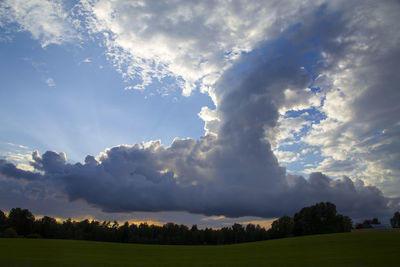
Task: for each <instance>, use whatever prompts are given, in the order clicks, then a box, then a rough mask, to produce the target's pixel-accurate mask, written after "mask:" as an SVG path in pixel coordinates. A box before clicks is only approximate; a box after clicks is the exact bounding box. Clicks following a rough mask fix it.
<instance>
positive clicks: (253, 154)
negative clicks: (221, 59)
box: [3, 9, 397, 218]
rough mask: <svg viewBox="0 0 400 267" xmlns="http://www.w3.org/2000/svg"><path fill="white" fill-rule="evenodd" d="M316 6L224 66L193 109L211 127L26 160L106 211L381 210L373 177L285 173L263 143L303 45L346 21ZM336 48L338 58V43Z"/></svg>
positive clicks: (328, 36) (324, 46) (294, 79)
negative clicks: (166, 138)
mask: <svg viewBox="0 0 400 267" xmlns="http://www.w3.org/2000/svg"><path fill="white" fill-rule="evenodd" d="M318 12H328V14H326V15H324V16H319V15H318V14H319V13H318ZM318 12H316V13H315V14H314V16H313V17H311V18H309V20H308V21H307V22H304V23H305V24H304V25H301V27H300V26H299V27H298V28H296V29H292V30H287V31H284V32H282V34H281V36H279V38H277V39H276V40H271V41H266V42H263V43H262V44H260V45H259V46H258V47H257V48H256V49H253V50H252V51H251V52H249V53H247V54H245V55H243V56H241V57H240V58H238V59H236V61H235V64H234V65H233V66H232V67H230V68H229V69H227V70H225V72H224V73H223V75H222V76H221V77H220V78H219V79H218V80H217V82H216V84H215V88H214V89H213V92H212V95H213V100H214V102H215V104H216V108H215V110H211V109H207V108H203V109H202V111H201V113H200V116H201V117H202V118H204V119H205V121H206V122H212V123H213V125H212V126H211V125H206V127H209V128H207V129H209V130H210V132H212V134H207V135H205V136H203V137H201V138H200V139H198V140H193V139H175V140H174V141H173V143H172V144H171V145H170V146H169V147H165V146H163V145H162V144H161V143H160V141H151V142H147V143H143V144H136V145H134V146H127V145H123V146H122V145H121V146H117V147H113V148H110V149H108V150H106V151H105V152H104V153H102V154H100V155H99V156H98V157H97V158H95V157H93V156H87V157H86V159H85V162H84V163H76V164H70V163H67V160H66V155H65V154H64V153H56V152H51V151H47V152H46V153H44V154H43V155H41V156H40V155H39V153H38V152H35V153H33V155H32V156H33V160H34V162H33V163H32V165H33V166H34V167H35V169H36V170H37V171H39V172H41V176H40V179H43V180H44V181H45V183H48V184H51V185H53V186H54V188H58V189H59V190H60V191H61V192H62V193H64V194H66V195H67V196H68V198H69V199H70V200H71V201H74V200H84V201H86V202H87V203H89V204H91V205H93V206H94V207H98V208H101V209H102V210H103V211H105V212H131V211H185V212H190V213H195V214H204V215H207V216H211V215H214V216H222V215H223V216H226V217H238V216H257V217H264V218H271V217H278V216H281V215H283V214H293V213H294V212H295V211H297V210H299V209H300V208H301V207H304V206H307V205H311V204H314V203H316V202H319V201H331V202H334V203H336V204H337V205H338V209H339V211H340V212H343V213H345V214H347V215H350V216H353V217H355V218H357V217H362V216H388V214H390V213H391V212H392V208H393V206H390V205H397V204H396V202H393V201H394V200H391V199H388V198H386V197H385V196H384V195H383V194H382V192H381V191H380V190H379V189H377V188H376V187H373V186H366V185H364V184H363V182H361V181H358V180H357V181H356V182H353V181H352V180H351V179H349V178H347V177H342V178H341V179H331V178H329V177H328V176H326V175H324V174H322V173H319V172H315V173H311V174H310V177H309V178H308V179H305V178H304V177H302V176H294V175H287V174H286V170H285V168H284V167H281V166H280V164H279V162H278V160H277V158H276V156H275V155H274V152H273V151H272V150H271V143H272V142H273V141H274V140H276V139H277V138H279V136H278V134H279V132H278V131H276V130H277V129H278V127H279V118H280V113H279V110H280V108H281V107H283V106H285V105H286V104H285V103H287V102H286V101H287V99H288V98H287V97H286V93H285V90H286V88H290V90H291V91H293V92H294V93H296V92H303V91H304V88H307V86H308V85H309V84H310V83H311V82H312V77H311V75H310V74H309V73H308V72H307V71H306V70H305V69H304V68H301V66H302V58H304V56H305V53H306V51H305V50H304V46H305V45H307V44H309V42H310V40H313V39H314V38H316V36H320V35H322V37H321V38H322V40H321V44H320V47H319V49H320V50H321V51H322V52H321V55H322V56H323V55H325V54H326V55H328V52H332V51H333V52H335V51H336V49H337V47H336V40H337V39H338V37H340V36H341V34H342V31H344V30H346V27H347V26H346V25H348V23H349V22H348V21H347V19H346V17H341V16H338V15H337V14H335V18H336V20H335V23H334V24H333V23H332V22H331V21H330V20H329V18H330V17H329V16H330V15H331V13H329V12H330V11H326V10H324V9H322V11H321V10H319V11H318ZM324 23H325V24H328V25H329V26H331V27H333V28H332V31H331V32H326V30H325V29H326V27H327V25H325V27H321V26H320V25H324ZM299 40H301V41H299ZM333 52H332V53H333ZM336 56H337V57H338V58H339V59H340V58H341V54H340V53H339V54H338V55H336ZM330 69H331V65H329V64H328V65H326V66H325V65H322V66H321V67H320V71H321V72H322V71H325V70H326V72H328V71H329V70H330ZM327 98H328V97H327ZM300 124H302V122H301V123H300ZM301 127H303V126H301ZM313 145H316V146H318V145H319V144H313ZM277 153H279V152H277ZM11 169H12V168H11ZM13 170H14V169H13ZM3 174H4V175H7V176H12V175H13V174H12V172H11V173H3ZM23 175H27V178H26V179H27V180H29V179H28V175H30V173H29V172H28V173H21V174H19V177H18V178H22V177H23ZM392 202H393V203H395V204H390V203H392Z"/></svg>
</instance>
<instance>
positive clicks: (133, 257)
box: [0, 232, 400, 266]
mask: <svg viewBox="0 0 400 267" xmlns="http://www.w3.org/2000/svg"><path fill="white" fill-rule="evenodd" d="M0 265H1V266H400V232H353V233H343V234H329V235H315V236H304V237H297V238H286V239H277V240H269V241H262V242H254V243H245V244H238V245H225V246H160V245H136V244H120V243H104V242H90V241H72V240H46V239H5V238H1V239H0Z"/></svg>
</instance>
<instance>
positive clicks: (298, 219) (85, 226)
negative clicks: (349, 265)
mask: <svg viewBox="0 0 400 267" xmlns="http://www.w3.org/2000/svg"><path fill="white" fill-rule="evenodd" d="M351 229H352V221H351V219H350V218H349V217H347V216H343V215H341V214H337V211H336V206H335V205H334V204H332V203H329V202H326V203H324V202H321V203H318V204H316V205H314V206H310V207H305V208H303V209H301V210H300V211H299V212H298V213H296V214H295V215H294V216H293V217H289V216H283V217H281V218H279V219H277V220H276V221H274V222H273V223H272V226H271V228H270V229H268V230H266V229H265V228H263V227H261V226H260V225H254V224H247V225H246V226H243V225H241V224H238V223H235V224H233V225H232V226H230V227H223V228H220V229H212V228H205V229H199V228H198V227H197V225H193V226H192V227H191V228H189V227H188V226H185V225H178V224H174V223H166V224H164V225H162V226H157V225H148V224H147V223H141V224H139V225H136V224H129V223H128V222H125V223H124V224H122V225H120V224H119V223H118V222H116V221H114V222H109V221H103V222H99V221H96V220H88V219H86V220H82V221H75V220H71V219H68V220H65V221H62V222H58V221H57V220H56V219H54V218H52V217H49V216H44V217H42V218H40V219H35V217H34V215H33V214H32V213H31V212H30V211H29V210H27V209H21V208H13V209H11V210H10V212H9V214H8V216H7V215H6V214H5V213H4V212H3V211H1V210H0V236H3V237H18V236H20V237H27V238H57V239H74V240H93V241H108V242H123V243H143V244H172V245H183V244H186V245H202V244H207V245H222V244H234V243H242V242H253V241H261V240H267V239H274V238H283V237H290V236H300V235H311V234H324V233H339V232H349V231H351Z"/></svg>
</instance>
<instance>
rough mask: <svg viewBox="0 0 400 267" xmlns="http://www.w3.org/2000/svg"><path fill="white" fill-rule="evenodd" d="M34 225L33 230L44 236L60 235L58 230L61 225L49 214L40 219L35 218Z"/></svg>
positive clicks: (53, 236)
mask: <svg viewBox="0 0 400 267" xmlns="http://www.w3.org/2000/svg"><path fill="white" fill-rule="evenodd" d="M35 225H36V227H35V228H36V229H35V231H36V232H37V233H38V234H40V235H41V236H42V237H44V238H60V237H62V236H61V234H60V231H59V229H60V228H61V227H60V225H59V224H58V223H57V221H56V219H54V218H51V217H49V216H44V217H43V218H41V219H40V220H37V221H36V223H35ZM60 230H61V229H60Z"/></svg>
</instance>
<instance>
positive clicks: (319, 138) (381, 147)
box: [302, 1, 400, 196]
mask: <svg viewBox="0 0 400 267" xmlns="http://www.w3.org/2000/svg"><path fill="white" fill-rule="evenodd" d="M354 8H355V9H354V13H351V15H350V13H347V12H346V13H343V15H342V17H343V19H344V20H346V21H348V22H347V24H346V26H345V27H344V28H343V29H341V32H340V35H338V37H337V38H336V39H335V40H334V42H332V44H331V45H330V47H329V49H327V50H325V51H324V53H323V54H322V56H323V57H322V58H321V60H322V62H324V66H322V67H320V68H317V69H316V71H317V72H318V78H317V79H316V81H315V84H314V86H317V87H319V88H320V89H321V92H322V93H323V98H324V101H323V105H322V106H321V108H320V111H321V112H322V113H323V114H324V115H325V116H326V118H325V119H324V120H322V121H321V122H320V123H315V124H313V125H312V129H311V130H310V131H309V132H308V133H307V135H306V136H304V137H303V138H302V140H303V141H304V142H306V143H307V144H309V145H313V146H317V147H319V148H320V149H321V152H322V155H323V156H325V157H327V158H326V159H325V160H323V161H322V162H321V164H320V165H319V166H318V169H319V170H321V171H324V172H326V173H329V174H332V175H342V174H343V173H347V174H351V175H352V176H354V177H358V178H362V179H364V180H365V181H366V182H367V183H368V184H374V185H377V186H379V187H380V188H381V189H382V190H383V191H384V192H385V194H387V195H391V196H398V190H397V188H399V186H400V179H399V177H400V171H399V167H398V166H399V164H398V162H399V160H400V154H399V151H400V149H399V148H400V142H399V140H400V139H399V133H400V124H399V119H398V116H397V114H399V112H400V107H399V105H398V103H399V101H400V94H399V89H400V88H399V76H398V75H397V74H396V70H397V69H399V68H400V63H399V62H400V61H399V59H400V49H399V46H398V44H399V42H400V32H399V31H398V29H397V28H396V26H395V21H396V18H397V16H398V15H399V14H400V5H399V4H398V3H397V2H393V1H385V2H383V3H382V5H379V6H376V5H374V4H372V3H370V2H366V3H363V4H359V5H356V6H355V7H354Z"/></svg>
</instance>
